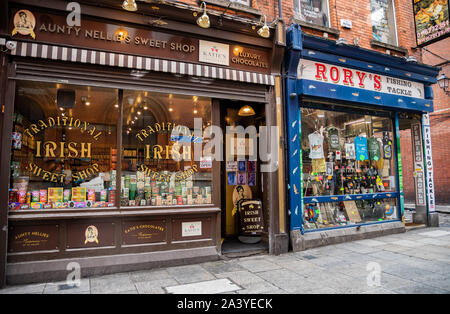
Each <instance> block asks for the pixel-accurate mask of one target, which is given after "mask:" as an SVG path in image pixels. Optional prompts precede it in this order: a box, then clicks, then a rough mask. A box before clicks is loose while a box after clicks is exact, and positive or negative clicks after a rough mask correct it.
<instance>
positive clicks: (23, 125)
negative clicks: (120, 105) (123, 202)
mask: <svg viewBox="0 0 450 314" xmlns="http://www.w3.org/2000/svg"><path fill="white" fill-rule="evenodd" d="M116 106H117V90H114V89H103V88H94V87H89V86H74V85H63V84H54V83H37V82H25V81H24V82H17V89H16V97H15V107H14V121H13V122H14V130H13V134H12V138H13V141H12V151H11V182H10V198H9V202H10V208H11V209H29V208H32V209H39V208H74V207H76V208H85V207H108V206H114V204H115V171H116V170H115V169H116V162H117V160H115V159H114V156H115V155H114V154H115V149H116V138H117V136H116V124H117V118H118V110H117V107H116Z"/></svg>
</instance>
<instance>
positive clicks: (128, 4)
mask: <svg viewBox="0 0 450 314" xmlns="http://www.w3.org/2000/svg"><path fill="white" fill-rule="evenodd" d="M122 8H123V9H124V10H127V11H132V12H134V11H137V4H136V1H135V0H125V1H124V2H123V3H122Z"/></svg>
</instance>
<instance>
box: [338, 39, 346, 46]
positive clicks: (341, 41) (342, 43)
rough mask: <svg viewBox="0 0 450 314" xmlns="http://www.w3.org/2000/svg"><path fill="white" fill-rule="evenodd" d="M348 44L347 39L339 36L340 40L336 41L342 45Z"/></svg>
mask: <svg viewBox="0 0 450 314" xmlns="http://www.w3.org/2000/svg"><path fill="white" fill-rule="evenodd" d="M346 44H347V39H345V38H342V37H339V38H338V40H337V41H336V45H338V46H341V45H346Z"/></svg>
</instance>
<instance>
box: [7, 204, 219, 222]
mask: <svg viewBox="0 0 450 314" xmlns="http://www.w3.org/2000/svg"><path fill="white" fill-rule="evenodd" d="M217 212H220V208H218V207H215V205H181V206H178V207H176V208H174V207H173V206H164V207H123V208H121V209H118V208H116V207H110V208H104V209H98V208H95V209H92V208H89V209H87V208H84V209H81V208H73V209H39V210H16V211H10V212H9V213H8V219H9V220H10V221H27V220H28V221H29V220H51V219H81V218H110V217H114V218H117V217H119V218H120V217H132V216H170V215H180V214H211V213H217Z"/></svg>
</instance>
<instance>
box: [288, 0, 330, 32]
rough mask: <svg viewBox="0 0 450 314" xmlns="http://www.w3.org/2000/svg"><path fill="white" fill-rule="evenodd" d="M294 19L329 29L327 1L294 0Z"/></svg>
mask: <svg viewBox="0 0 450 314" xmlns="http://www.w3.org/2000/svg"><path fill="white" fill-rule="evenodd" d="M294 9H295V17H296V18H298V19H300V20H302V21H304V22H308V23H313V24H316V25H320V26H325V27H329V26H330V24H329V20H330V17H329V10H328V0H294Z"/></svg>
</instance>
